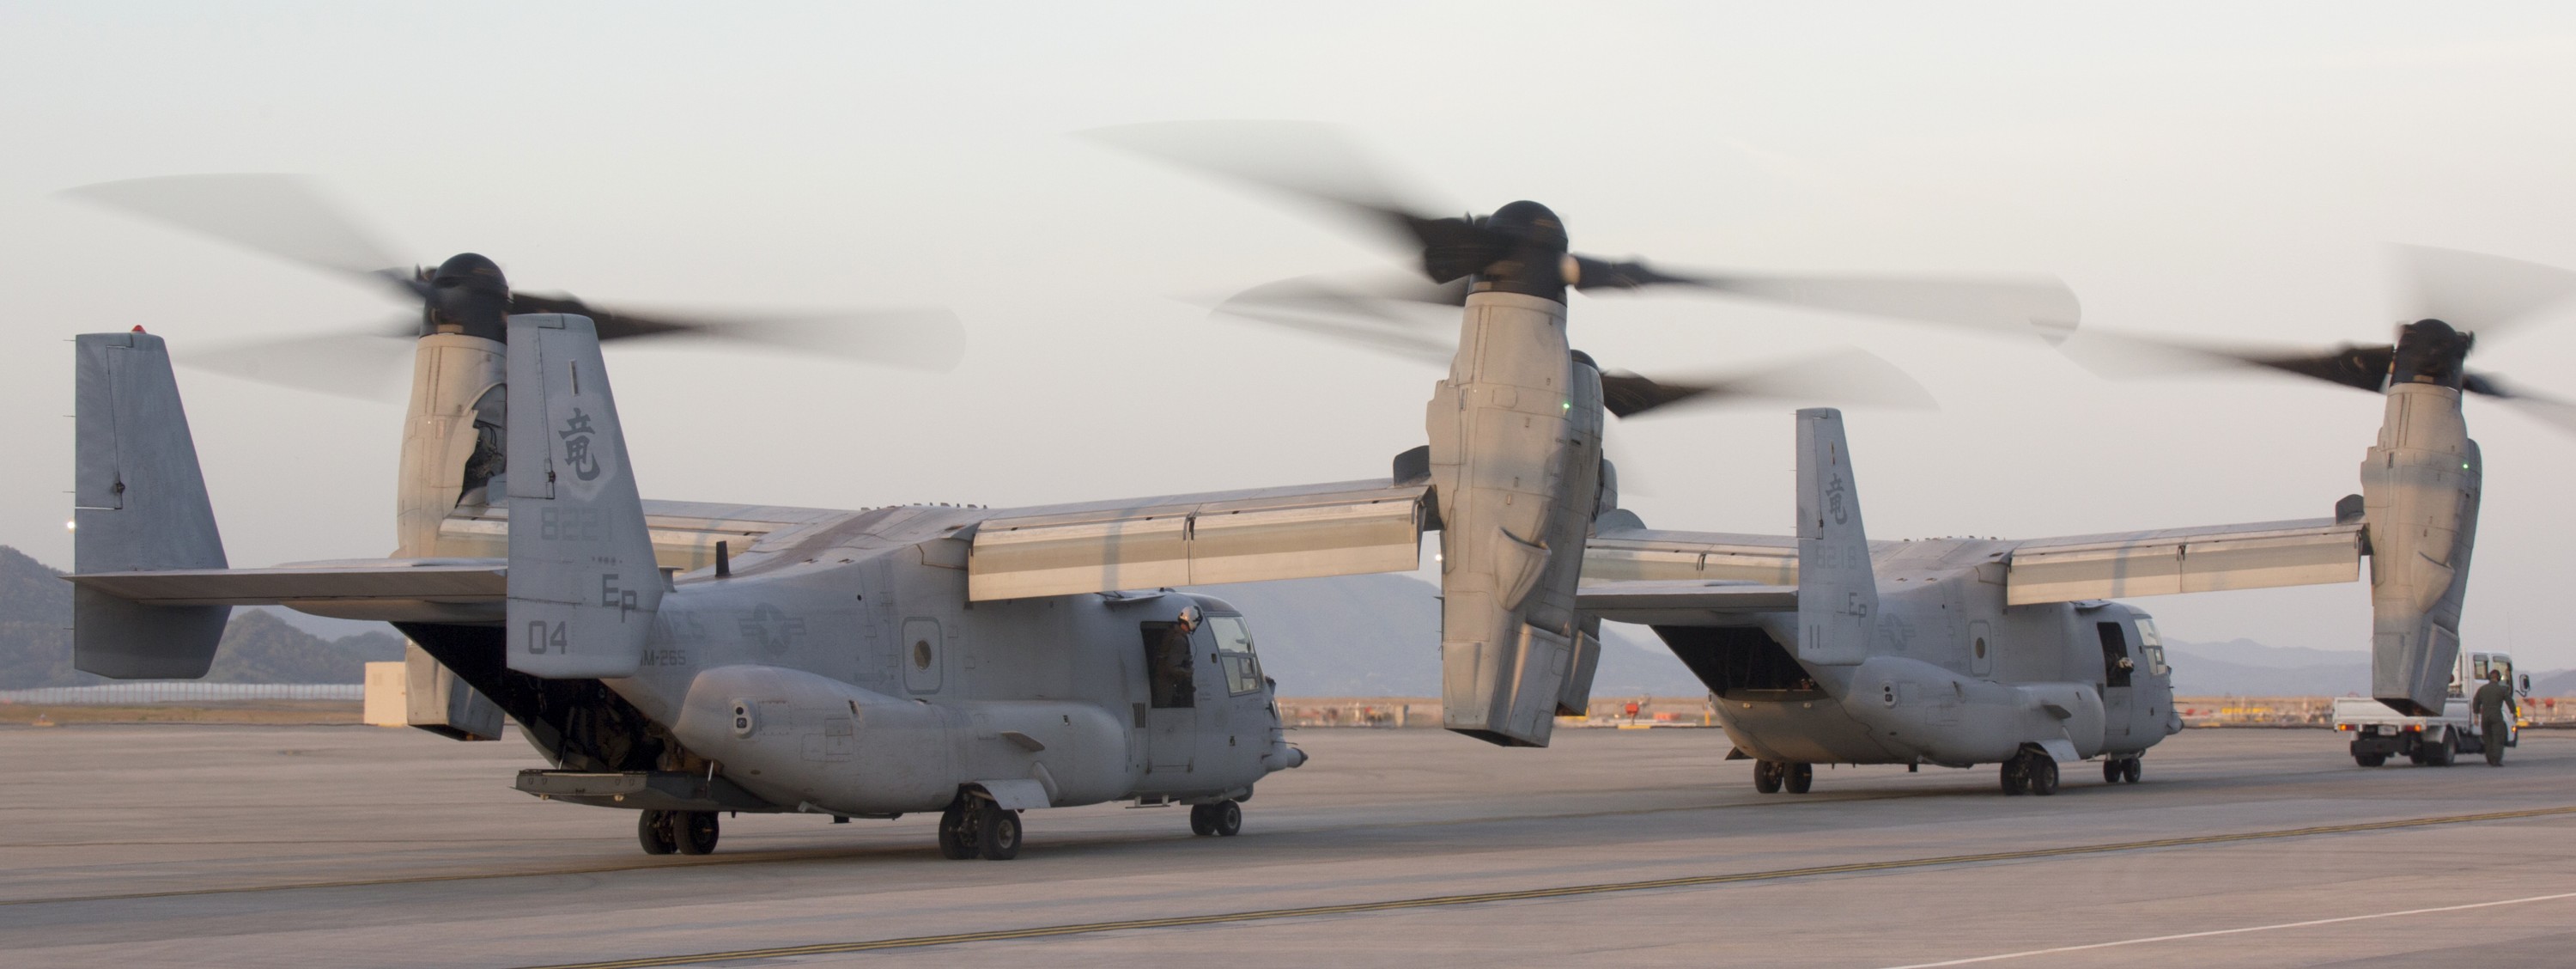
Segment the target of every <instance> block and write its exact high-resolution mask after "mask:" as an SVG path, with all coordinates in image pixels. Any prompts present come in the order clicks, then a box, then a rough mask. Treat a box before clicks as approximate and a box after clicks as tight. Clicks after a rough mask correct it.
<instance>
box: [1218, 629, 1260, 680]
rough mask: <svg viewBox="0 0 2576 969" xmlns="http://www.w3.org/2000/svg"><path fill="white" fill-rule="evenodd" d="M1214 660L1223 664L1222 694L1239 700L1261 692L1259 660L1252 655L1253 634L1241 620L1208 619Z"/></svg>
mask: <svg viewBox="0 0 2576 969" xmlns="http://www.w3.org/2000/svg"><path fill="white" fill-rule="evenodd" d="M1208 631H1209V632H1212V633H1215V634H1216V654H1217V659H1218V660H1219V661H1220V662H1223V663H1224V664H1225V691H1226V692H1227V693H1228V694H1231V695H1234V696H1242V695H1244V694H1246V693H1251V692H1253V691H1255V690H1259V689H1261V658H1260V657H1258V656H1256V655H1254V654H1253V652H1252V630H1251V629H1249V628H1247V627H1246V626H1244V624H1243V617H1241V616H1209V617H1208Z"/></svg>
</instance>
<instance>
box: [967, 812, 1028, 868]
mask: <svg viewBox="0 0 2576 969" xmlns="http://www.w3.org/2000/svg"><path fill="white" fill-rule="evenodd" d="M975 814H976V815H977V817H976V819H975V853H976V854H979V855H982V856H984V860H986V861H1009V860H1011V859H1013V858H1017V857H1019V856H1020V812H1018V811H1013V810H1011V809H1009V808H1006V807H1002V806H1001V805H998V804H980V805H977V806H976V810H975Z"/></svg>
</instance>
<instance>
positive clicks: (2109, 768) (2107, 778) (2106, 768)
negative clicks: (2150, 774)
mask: <svg viewBox="0 0 2576 969" xmlns="http://www.w3.org/2000/svg"><path fill="white" fill-rule="evenodd" d="M2122 773H2123V771H2121V770H2120V762H2119V761H2117V760H2106V761H2103V762H2102V783H2105V784H2117V783H2119V782H2120V775H2121V774H2122Z"/></svg>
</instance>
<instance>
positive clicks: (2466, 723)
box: [2334, 651, 2531, 767]
mask: <svg viewBox="0 0 2576 969" xmlns="http://www.w3.org/2000/svg"><path fill="white" fill-rule="evenodd" d="M2492 671H2502V672H2503V673H2504V681H2505V682H2506V683H2509V684H2512V685H2513V688H2514V703H2515V704H2516V705H2517V707H2518V708H2520V709H2522V710H2524V711H2525V716H2524V717H2516V718H2514V722H2513V723H2510V724H2507V725H2506V726H2505V742H2504V745H2505V746H2507V747H2512V746H2515V745H2516V744H2519V743H2520V742H2521V739H2522V729H2521V728H2522V726H2523V725H2524V724H2525V723H2528V722H2529V720H2528V719H2526V717H2527V716H2528V711H2529V705H2530V702H2531V699H2530V697H2531V677H2529V676H2524V677H2522V678H2521V679H2515V678H2514V673H2513V657H2511V656H2508V655H2506V654H2503V653H2471V652H2466V651H2463V652H2461V653H2460V659H2459V662H2458V663H2457V664H2455V665H2453V666H2452V667H2451V695H2450V699H2449V700H2448V701H2446V702H2445V703H2444V704H2443V705H2442V712H2441V714H2440V715H2439V716H2430V717H2410V716H2407V715H2405V714H2402V713H2399V712H2397V711H2395V710H2392V709H2389V707H2388V705H2387V704H2385V703H2381V702H2379V701H2377V700H2374V699H2371V698H2369V697H2366V696H2347V697H2336V698H2335V702H2334V728H2335V731H2336V732H2337V733H2345V734H2350V735H2352V761H2353V763H2356V764H2360V765H2361V766H2363V767H2377V766H2379V765H2381V764H2385V763H2387V762H2388V758H2389V757H2390V756H2392V755H2397V754H2403V755H2405V756H2406V759H2407V760H2408V761H2411V762H2413V763H2414V764H2416V765H2417V766H2425V767H2448V766H2450V764H2451V762H2452V761H2453V760H2455V759H2457V758H2458V757H2459V755H2461V754H2484V753H2486V747H2485V745H2484V742H2483V740H2482V739H2481V738H2480V737H2479V735H2478V716H2477V711H2476V710H2473V709H2471V708H2470V707H2469V698H2470V697H2472V696H2475V695H2477V688H2478V687H2479V686H2480V685H2483V684H2484V683H2486V681H2487V674H2488V673H2489V672H2492Z"/></svg>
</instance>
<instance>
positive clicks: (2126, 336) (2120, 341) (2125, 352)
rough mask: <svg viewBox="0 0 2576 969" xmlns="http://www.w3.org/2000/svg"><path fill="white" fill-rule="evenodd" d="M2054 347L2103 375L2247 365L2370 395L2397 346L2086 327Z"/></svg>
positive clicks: (2383, 378)
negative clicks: (2228, 340)
mask: <svg viewBox="0 0 2576 969" xmlns="http://www.w3.org/2000/svg"><path fill="white" fill-rule="evenodd" d="M2058 349H2059V351H2060V352H2062V353H2064V354H2066V356H2067V357H2069V358H2070V359H2073V360H2074V361H2075V362H2076V363H2078V364H2080V365H2082V366H2083V367H2084V368H2085V369H2087V370H2091V371H2093V372H2094V373H2098V374H2101V375H2103V376H2106V377H2133V376H2146V375H2152V374H2168V373H2189V372H2194V371H2212V370H2227V369H2241V368H2249V367H2250V368H2256V369H2266V370H2273V371H2278V372H2281V373H2287V374H2293V375H2296V376H2301V377H2307V378H2310V379H2313V380H2322V381H2325V382H2327V383H2330V384H2336V385H2338V386H2344V387H2350V388H2353V389H2354V390H2366V391H2369V392H2371V393H2374V394H2375V393H2378V392H2379V391H2380V389H2381V388H2382V387H2383V386H2385V385H2386V384H2387V382H2388V366H2389V358H2390V355H2392V354H2394V353H2395V352H2396V350H2397V348H2396V347H2393V346H2390V345H2388V344H2385V343H2381V344H2375V345H2355V344H2350V343H2346V344H2342V345H2339V346H2336V347H2334V348H2333V349H2329V350H2323V351H2319V350H2308V349H2300V348H2291V347H2257V346H2235V345H2228V344H2221V343H2209V342H2202V341H2196V340H2179V339H2174V338H2171V337H2150V336H2141V335H2138V334H2135V333H2117V332H2111V331H2105V330H2086V331H2084V332H2083V333H2081V334H2079V335H2077V336H2076V337H2075V338H2074V339H2072V340H2069V341H2067V342H2066V344H2065V345H2063V346H2061V347H2059V348H2058Z"/></svg>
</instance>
